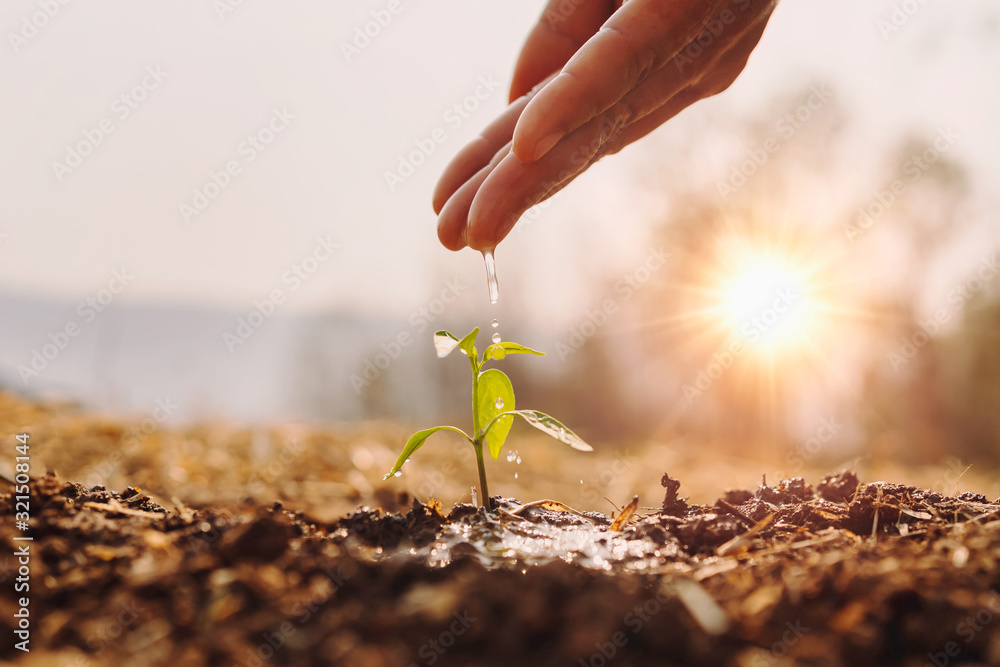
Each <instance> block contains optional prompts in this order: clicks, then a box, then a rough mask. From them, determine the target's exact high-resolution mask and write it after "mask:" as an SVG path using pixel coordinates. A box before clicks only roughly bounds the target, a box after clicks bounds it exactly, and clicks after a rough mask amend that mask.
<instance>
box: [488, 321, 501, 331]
mask: <svg viewBox="0 0 1000 667" xmlns="http://www.w3.org/2000/svg"><path fill="white" fill-rule="evenodd" d="M490 326H491V327H493V328H494V329H496V328H497V327H498V326H500V320H493V321H492V322H490Z"/></svg>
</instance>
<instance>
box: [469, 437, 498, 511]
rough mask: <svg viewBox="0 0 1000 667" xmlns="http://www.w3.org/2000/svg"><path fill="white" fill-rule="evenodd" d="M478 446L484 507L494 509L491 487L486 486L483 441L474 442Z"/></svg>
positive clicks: (477, 452)
mask: <svg viewBox="0 0 1000 667" xmlns="http://www.w3.org/2000/svg"><path fill="white" fill-rule="evenodd" d="M473 447H475V448H476V465H478V466H479V486H480V489H479V490H480V491H482V493H483V507H485V508H486V509H488V510H492V509H493V501H492V500H491V499H490V489H489V487H488V486H486V466H485V465H484V462H483V443H482V442H480V441H479V440H478V439H477V440H476V442H475V443H473Z"/></svg>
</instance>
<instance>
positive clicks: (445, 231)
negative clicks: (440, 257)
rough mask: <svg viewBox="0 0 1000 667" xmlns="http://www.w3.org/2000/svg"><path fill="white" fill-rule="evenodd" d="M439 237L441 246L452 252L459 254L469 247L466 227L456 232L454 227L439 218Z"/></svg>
mask: <svg viewBox="0 0 1000 667" xmlns="http://www.w3.org/2000/svg"><path fill="white" fill-rule="evenodd" d="M437 235H438V241H440V242H441V245H443V246H444V247H445V248H447V249H448V250H451V251H452V252H457V251H459V250H461V249H462V248H464V247H465V246H467V245H468V243H466V240H465V236H466V231H465V227H464V226H463V227H460V228H459V229H457V230H456V229H455V227H454V226H453V225H448V224H447V223H446V222H444V221H443V220H442V219H441V218H438V226H437Z"/></svg>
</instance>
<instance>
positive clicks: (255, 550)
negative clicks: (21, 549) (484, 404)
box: [0, 471, 1000, 667]
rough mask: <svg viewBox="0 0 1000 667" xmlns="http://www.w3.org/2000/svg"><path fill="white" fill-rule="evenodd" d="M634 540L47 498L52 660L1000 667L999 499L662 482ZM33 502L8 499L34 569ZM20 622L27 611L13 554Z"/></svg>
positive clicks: (44, 489) (35, 493)
mask: <svg viewBox="0 0 1000 667" xmlns="http://www.w3.org/2000/svg"><path fill="white" fill-rule="evenodd" d="M661 484H662V486H663V487H664V488H665V493H664V500H663V505H662V507H661V508H659V509H658V510H656V511H651V512H645V513H644V512H643V511H642V510H640V511H639V512H637V513H636V514H635V515H633V516H632V517H631V520H630V521H628V522H619V523H625V525H624V526H623V527H622V529H621V530H611V528H612V525H611V524H612V517H611V516H608V515H605V514H602V513H597V512H575V511H572V510H571V508H567V507H565V506H563V505H561V504H559V503H555V502H549V503H541V504H538V505H534V506H526V505H524V504H522V503H521V502H520V501H517V500H515V499H510V498H501V497H495V501H496V503H497V504H498V509H497V510H496V511H495V512H491V513H486V512H485V511H484V510H483V509H481V508H476V507H473V506H471V505H469V504H458V505H455V506H454V507H452V508H451V509H450V510H447V511H445V510H444V509H443V508H442V507H441V506H440V505H439V504H437V503H436V502H428V503H426V504H425V503H422V502H421V501H419V500H417V499H414V498H412V497H411V496H409V495H407V494H405V493H401V494H398V495H397V496H396V497H395V498H393V499H391V500H392V502H391V504H394V505H396V506H399V505H401V504H405V505H406V506H407V507H406V509H404V510H402V511H398V512H384V511H382V510H380V509H377V508H376V509H369V508H367V507H361V508H358V509H356V510H354V511H351V512H349V513H346V514H343V515H341V516H339V517H338V518H334V519H332V520H330V519H324V518H318V517H317V516H314V515H312V514H307V513H304V512H303V511H301V510H298V511H296V510H295V509H294V508H286V507H285V506H283V505H282V503H273V504H262V503H260V502H257V501H254V500H253V499H250V498H247V499H244V500H241V501H239V502H236V503H230V504H225V503H216V504H207V505H205V506H203V507H199V508H196V509H194V508H191V507H188V506H187V505H185V504H184V503H183V502H182V501H181V500H179V499H176V498H175V499H174V501H173V502H171V503H165V504H166V506H162V505H161V504H159V503H158V502H156V501H154V500H153V499H152V498H150V496H149V495H147V494H146V493H144V492H143V491H142V490H141V489H139V488H136V487H126V488H124V489H123V490H122V491H120V492H117V493H116V492H112V491H109V490H107V489H105V488H104V487H102V486H94V487H91V488H87V487H84V486H83V485H81V484H79V483H75V482H72V481H65V480H62V479H60V478H59V477H58V476H57V475H55V474H52V473H50V474H47V475H45V476H44V477H39V478H37V479H35V480H34V482H33V485H32V488H31V507H32V523H31V534H32V535H33V536H34V541H33V542H32V543H31V544H32V547H31V548H32V553H33V555H34V557H33V559H32V565H31V567H32V570H31V592H30V595H31V607H30V610H31V618H32V638H31V646H32V652H31V653H30V654H22V653H21V652H20V651H16V650H15V649H14V648H13V647H12V646H11V644H10V643H7V642H5V643H4V644H3V653H2V655H0V659H3V660H5V661H10V662H11V663H16V664H30V665H34V664H39V665H49V664H51V665H81V666H82V665H104V664H114V665H151V666H153V665H181V666H184V667H189V666H190V667H198V666H201V665H206V666H207V665H212V666H214V665H265V664H270V665H351V666H355V665H356V666H365V667H367V666H383V665H384V666H396V665H404V666H409V665H593V666H595V667H598V666H602V665H623V666H624V665H747V666H757V665H784V664H802V665H925V664H933V665H939V666H940V665H945V664H983V665H996V664H1000V504H998V503H997V502H995V501H994V502H989V501H988V500H987V498H986V497H985V496H982V495H977V494H973V493H964V494H960V495H958V496H956V497H947V496H944V495H942V494H940V493H937V492H934V491H930V490H926V489H921V488H917V487H914V486H907V485H903V484H890V483H884V482H875V483H867V484H865V483H861V482H860V481H859V480H858V478H857V476H856V475H855V474H854V473H853V472H850V471H843V472H840V473H837V474H834V475H829V476H826V477H825V478H823V479H821V480H818V481H816V483H815V485H814V486H813V485H810V484H808V483H806V481H804V480H803V479H801V478H794V479H790V480H785V481H782V482H780V483H777V484H773V485H769V484H768V483H767V482H766V480H765V481H763V482H762V483H761V484H760V486H759V487H758V488H756V489H752V490H751V489H748V490H737V491H730V492H728V493H726V494H725V495H724V496H723V497H722V498H720V499H719V500H717V501H716V502H714V503H710V504H703V505H699V504H695V503H690V502H688V500H687V499H685V498H683V497H681V496H680V495H679V494H680V492H681V491H682V490H683V486H682V482H680V481H679V480H677V479H674V478H672V477H671V476H670V475H666V474H665V475H663V477H662V480H661ZM13 507H14V505H13V499H12V498H11V496H10V495H7V496H5V497H3V498H2V499H0V540H2V552H3V553H4V554H12V553H13V552H14V550H15V548H17V547H18V546H20V545H22V544H23V542H14V541H13V540H12V537H13V536H14V535H16V534H18V533H17V532H16V531H15V527H14V516H13ZM7 559H8V560H6V561H5V562H4V563H3V565H4V568H5V570H4V577H3V578H4V579H5V580H6V582H5V583H4V584H3V589H2V591H3V592H2V595H0V608H2V609H0V631H2V633H3V634H4V636H7V637H11V636H12V633H13V630H14V627H13V618H14V617H13V614H14V611H15V610H16V607H15V604H16V603H15V601H14V597H13V592H12V585H11V580H12V579H13V578H14V576H16V568H17V565H16V563H14V562H13V561H14V559H13V558H10V557H9V556H8V557H7Z"/></svg>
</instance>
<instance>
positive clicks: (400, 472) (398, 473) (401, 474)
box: [393, 470, 403, 477]
mask: <svg viewBox="0 0 1000 667" xmlns="http://www.w3.org/2000/svg"><path fill="white" fill-rule="evenodd" d="M402 476H403V471H402V470H397V471H396V474H394V475H393V477H402Z"/></svg>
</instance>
